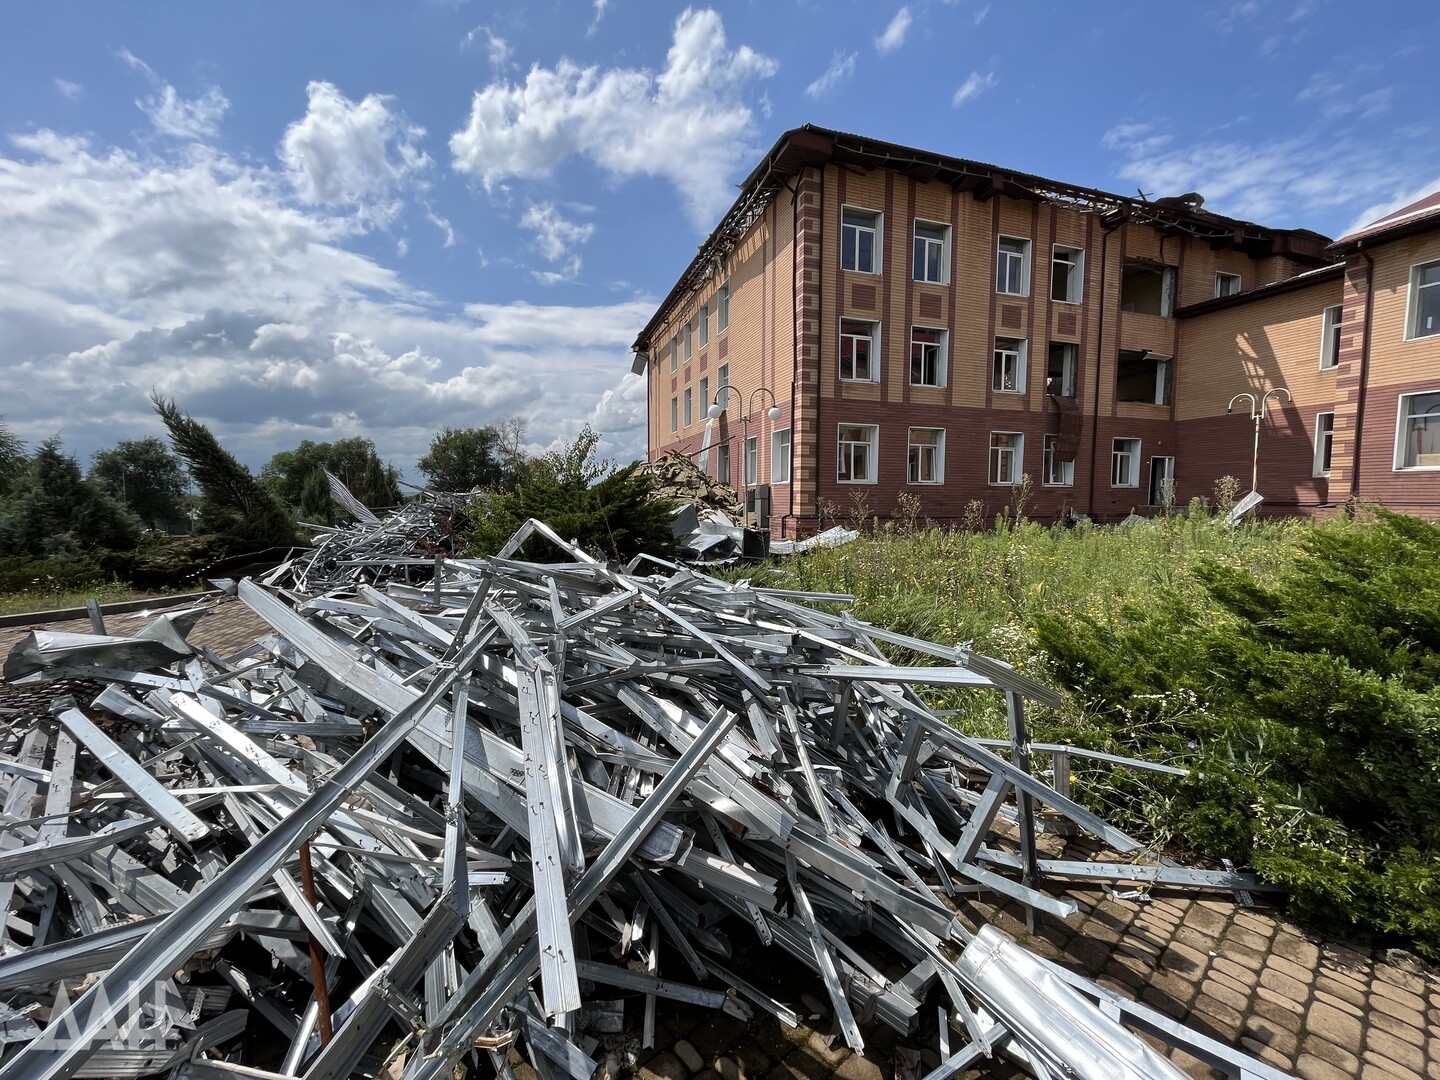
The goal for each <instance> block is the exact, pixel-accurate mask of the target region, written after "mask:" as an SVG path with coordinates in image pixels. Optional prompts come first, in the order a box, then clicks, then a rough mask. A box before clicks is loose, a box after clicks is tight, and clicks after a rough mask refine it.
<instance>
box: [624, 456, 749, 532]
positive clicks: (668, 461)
mask: <svg viewBox="0 0 1440 1080" xmlns="http://www.w3.org/2000/svg"><path fill="white" fill-rule="evenodd" d="M640 471H641V472H643V473H645V474H646V475H648V476H650V477H652V478H653V479H654V481H655V494H656V495H657V496H660V497H661V498H666V499H673V500H675V501H676V502H681V503H689V504H690V505H692V506H694V507H696V508H697V509H698V510H718V511H720V513H722V514H724V515H725V516H726V517H728V518H730V519H731V521H739V520H740V519H741V518H742V517H743V511H742V508H741V506H740V497H739V496H738V495H737V494H736V493H735V489H734V488H733V487H731V486H730V485H729V484H722V483H721V482H720V481H719V480H716V479H715V478H714V477H713V476H710V475H708V474H707V473H706V472H705V471H704V470H702V469H701V468H700V466H698V465H696V464H695V462H694V461H693V460H691V459H690V458H689V457H688V456H687V455H685V454H680V453H677V452H675V451H673V450H672V451H670V453H668V454H662V455H661V456H660V457H658V458H656V459H655V460H654V461H647V462H643V463H642V464H641V465H640Z"/></svg>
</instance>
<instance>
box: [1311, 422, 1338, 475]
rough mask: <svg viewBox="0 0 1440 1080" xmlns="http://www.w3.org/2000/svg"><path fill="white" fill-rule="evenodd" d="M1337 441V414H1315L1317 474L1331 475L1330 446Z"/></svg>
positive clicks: (1315, 470) (1315, 471)
mask: <svg viewBox="0 0 1440 1080" xmlns="http://www.w3.org/2000/svg"><path fill="white" fill-rule="evenodd" d="M1334 442H1335V414H1334V413H1333V412H1322V413H1316V414H1315V468H1314V470H1313V472H1314V473H1315V475H1316V476H1329V475H1330V448H1331V447H1332V446H1333V445H1334Z"/></svg>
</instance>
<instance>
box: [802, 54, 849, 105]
mask: <svg viewBox="0 0 1440 1080" xmlns="http://www.w3.org/2000/svg"><path fill="white" fill-rule="evenodd" d="M855 56H856V54H855V53H853V52H852V53H847V52H837V53H836V54H835V55H834V56H833V57H832V58H831V60H830V66H829V67H827V68H826V69H825V71H824V73H823V74H822V75H821V76H820V77H819V78H818V79H816V80H815V81H814V82H812V83H811V84H810V85H809V86H807V87H805V96H806V97H808V98H815V99H819V98H823V97H828V96H829V95H830V92H831V91H832V90H834V89H835V88H836V87H837V86H839V85H840V84H841V83H842V82H844V81H845V80H846V79H848V78H849V77H850V76H851V75H853V74H854V72H855Z"/></svg>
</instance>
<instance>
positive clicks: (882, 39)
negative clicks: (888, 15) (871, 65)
mask: <svg viewBox="0 0 1440 1080" xmlns="http://www.w3.org/2000/svg"><path fill="white" fill-rule="evenodd" d="M910 22H911V18H910V9H909V8H908V7H902V8H901V9H900V10H899V11H897V12H896V13H895V17H894V18H893V19H891V20H890V24H889V25H888V26H886V27H885V30H884V31H883V32H882V33H881V34H880V36H879V37H877V38H876V39H875V51H876V52H878V53H879V54H880V55H881V56H885V55H886V54H887V53H892V52H894V51H895V50H896V49H898V48H900V46H902V45H904V44H905V35H906V34H907V33H909V31H910Z"/></svg>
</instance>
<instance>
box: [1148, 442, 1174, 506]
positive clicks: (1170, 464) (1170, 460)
mask: <svg viewBox="0 0 1440 1080" xmlns="http://www.w3.org/2000/svg"><path fill="white" fill-rule="evenodd" d="M1159 461H1163V462H1166V463H1167V464H1165V465H1163V466H1161V468H1162V469H1163V471H1164V474H1165V476H1164V480H1168V481H1169V482H1170V492H1169V495H1170V501H1169V502H1165V501H1163V496H1164V495H1165V492H1164V491H1159V492H1157V491H1156V490H1155V463H1156V462H1159ZM1163 482H1164V481H1163V480H1162V483H1163ZM1156 495H1160V496H1162V498H1161V499H1156V498H1155V496H1156ZM1145 505H1146V506H1164V507H1171V506H1174V505H1175V455H1174V454H1156V455H1155V456H1154V457H1152V458H1151V459H1150V486H1149V487H1148V488H1147V489H1146V493H1145Z"/></svg>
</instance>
